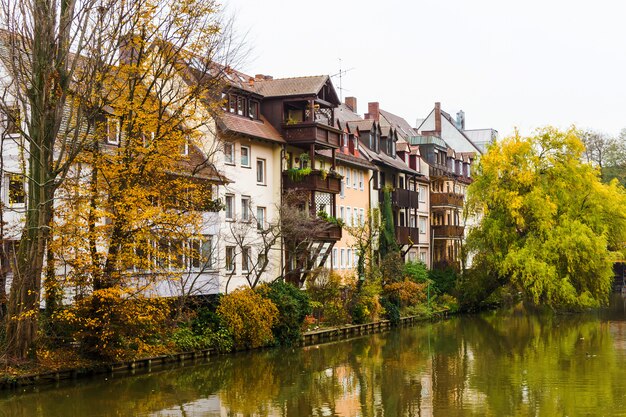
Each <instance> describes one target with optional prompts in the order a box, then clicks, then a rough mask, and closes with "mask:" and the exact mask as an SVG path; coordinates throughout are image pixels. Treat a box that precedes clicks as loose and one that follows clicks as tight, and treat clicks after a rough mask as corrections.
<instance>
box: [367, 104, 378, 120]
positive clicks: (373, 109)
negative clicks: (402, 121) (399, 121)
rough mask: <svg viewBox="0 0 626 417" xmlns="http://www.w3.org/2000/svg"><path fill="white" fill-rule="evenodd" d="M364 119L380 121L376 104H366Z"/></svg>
mask: <svg viewBox="0 0 626 417" xmlns="http://www.w3.org/2000/svg"><path fill="white" fill-rule="evenodd" d="M365 118H366V119H370V120H376V121H379V120H380V109H379V104H378V102H377V101H376V102H373V103H367V113H365Z"/></svg>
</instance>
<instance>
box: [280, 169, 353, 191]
mask: <svg viewBox="0 0 626 417" xmlns="http://www.w3.org/2000/svg"><path fill="white" fill-rule="evenodd" d="M283 190H284V191H287V190H307V191H319V192H322V193H331V194H339V193H340V192H341V177H340V176H338V175H336V174H330V173H324V172H322V171H320V170H317V169H315V170H312V171H311V173H310V174H308V175H305V176H304V177H302V178H298V176H297V175H290V173H289V171H283Z"/></svg>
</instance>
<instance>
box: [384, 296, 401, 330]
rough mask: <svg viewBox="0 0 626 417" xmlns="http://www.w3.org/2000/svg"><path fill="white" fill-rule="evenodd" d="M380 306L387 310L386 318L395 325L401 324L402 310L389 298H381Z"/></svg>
mask: <svg viewBox="0 0 626 417" xmlns="http://www.w3.org/2000/svg"><path fill="white" fill-rule="evenodd" d="M380 305H381V306H382V307H383V308H384V309H385V318H386V319H387V320H389V321H390V322H391V324H393V325H397V324H398V323H400V308H399V307H398V305H397V304H396V303H395V302H394V301H393V300H390V299H389V298H387V297H380Z"/></svg>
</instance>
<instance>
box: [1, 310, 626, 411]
mask: <svg viewBox="0 0 626 417" xmlns="http://www.w3.org/2000/svg"><path fill="white" fill-rule="evenodd" d="M625 305H626V304H624V302H623V300H619V303H617V304H614V305H613V306H612V308H611V309H610V310H607V311H605V312H603V313H601V314H589V315H570V316H555V315H536V314H533V315H528V314H526V313H524V314H521V313H519V312H517V313H516V312H515V311H513V312H507V313H503V312H499V313H490V314H485V315H481V316H473V317H459V318H455V319H452V320H449V321H445V322H441V323H435V324H424V325H421V326H419V327H413V328H408V329H399V330H397V331H394V332H391V333H387V334H384V335H373V336H368V337H363V338H360V339H355V340H351V341H345V342H337V343H332V344H326V345H320V346H316V347H307V348H302V349H300V348H298V349H288V350H267V351H261V352H254V353H244V354H239V355H233V356H224V357H216V358H212V359H211V361H210V362H208V363H206V364H203V365H199V366H196V367H189V368H183V369H175V370H169V371H164V372H159V373H156V374H151V375H141V376H137V377H133V378H116V379H111V378H108V380H105V379H104V378H105V377H101V378H99V379H98V380H94V381H87V382H79V383H77V384H75V385H72V386H64V387H62V388H57V389H42V390H39V391H33V390H30V391H28V392H25V393H22V394H21V395H16V394H10V393H2V394H0V416H3V417H4V416H11V417H14V416H16V417H22V416H23V417H26V416H28V417H30V416H46V417H49V416H158V417H166V416H167V417H170V416H176V417H183V416H184V417H187V416H203V417H204V416H207V417H208V416H309V415H311V416H364V417H368V416H372V417H373V416H504V415H506V416H555V415H559V416H560V415H568V416H578V415H623V414H624V413H623V411H622V410H623V409H624V408H623V407H624V405H625V404H624V403H625V397H626V386H625V385H626V382H625V381H626V321H625V320H624V318H625V313H624V312H625V311H626V308H625Z"/></svg>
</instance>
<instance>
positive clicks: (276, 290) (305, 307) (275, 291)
mask: <svg viewBox="0 0 626 417" xmlns="http://www.w3.org/2000/svg"><path fill="white" fill-rule="evenodd" d="M257 291H258V292H259V293H260V294H261V295H262V296H263V297H265V298H268V299H270V300H272V302H273V303H274V305H276V307H277V308H278V321H277V322H276V324H275V325H274V326H273V327H272V333H273V334H274V339H275V341H276V343H278V344H280V345H290V344H292V343H294V342H297V341H299V340H300V335H301V329H302V325H303V323H304V319H305V317H306V316H307V315H309V314H311V312H312V309H311V303H310V298H309V295H308V294H307V293H306V292H304V291H301V290H299V289H298V288H296V287H295V286H293V285H291V284H288V283H286V282H284V281H276V282H274V283H272V284H269V285H267V284H265V285H261V286H260V287H259V288H258V289H257Z"/></svg>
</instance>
